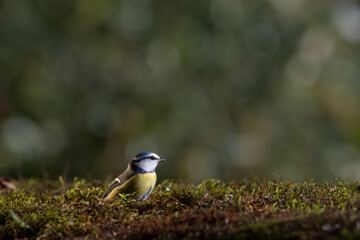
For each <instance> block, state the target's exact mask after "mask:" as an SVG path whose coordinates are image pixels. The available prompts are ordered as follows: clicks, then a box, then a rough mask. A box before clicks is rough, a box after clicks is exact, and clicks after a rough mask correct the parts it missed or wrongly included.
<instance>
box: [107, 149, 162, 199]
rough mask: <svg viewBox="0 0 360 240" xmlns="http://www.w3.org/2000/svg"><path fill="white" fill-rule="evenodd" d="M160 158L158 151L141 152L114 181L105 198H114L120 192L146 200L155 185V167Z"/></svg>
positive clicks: (160, 160)
mask: <svg viewBox="0 0 360 240" xmlns="http://www.w3.org/2000/svg"><path fill="white" fill-rule="evenodd" d="M163 161H165V159H162V158H160V157H159V156H158V155H157V154H156V153H152V152H141V153H139V154H137V155H136V156H135V157H134V158H133V159H132V160H131V161H130V163H129V164H128V166H127V168H126V170H125V171H124V172H123V173H122V174H120V175H119V176H118V177H117V178H115V179H114V181H112V183H111V184H110V186H109V187H108V189H107V190H106V192H105V194H104V196H103V197H102V199H103V200H105V201H107V200H110V199H114V198H115V197H117V196H118V194H119V193H124V194H134V197H135V198H137V199H139V200H145V199H146V198H147V197H148V196H149V195H150V193H151V191H152V190H153V189H154V187H155V183H156V173H155V169H156V167H157V165H158V163H159V162H163Z"/></svg>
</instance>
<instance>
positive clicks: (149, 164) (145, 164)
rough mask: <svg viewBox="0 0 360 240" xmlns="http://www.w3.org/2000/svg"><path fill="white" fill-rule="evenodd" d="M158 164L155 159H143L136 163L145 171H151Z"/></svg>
mask: <svg viewBox="0 0 360 240" xmlns="http://www.w3.org/2000/svg"><path fill="white" fill-rule="evenodd" d="M157 165H158V161H156V160H150V159H149V160H148V159H146V160H143V161H141V162H139V163H138V166H139V168H141V169H143V170H145V171H146V172H153V171H155V168H156V167H157Z"/></svg>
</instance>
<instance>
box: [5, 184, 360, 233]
mask: <svg viewBox="0 0 360 240" xmlns="http://www.w3.org/2000/svg"><path fill="white" fill-rule="evenodd" d="M105 185H106V184H104V183H102V182H100V181H91V182H86V181H85V180H83V179H74V181H72V182H66V181H65V180H64V179H63V178H59V180H58V181H40V180H36V179H29V180H27V181H25V180H24V181H20V182H19V183H18V184H17V186H18V190H15V191H13V192H2V193H0V194H1V198H0V239H7V238H32V237H34V238H38V237H39V238H45V239H47V238H55V239H56V238H58V239H59V238H74V237H80V238H105V239H112V238H124V237H125V236H126V237H127V238H129V239H137V238H140V237H141V238H159V239H170V238H171V239H181V238H196V239H199V238H200V239H201V238H203V239H204V238H207V239H214V238H222V239H298V238H320V239H321V238H323V239H328V238H331V237H344V238H357V237H360V191H359V189H358V186H359V185H360V184H359V182H353V183H345V182H341V181H334V182H323V183H316V182H314V181H308V182H305V183H303V184H298V183H292V182H285V181H277V182H274V181H268V180H260V179H257V178H254V179H253V180H251V181H243V182H227V183H224V182H221V181H218V180H214V179H209V180H206V181H203V182H202V183H200V184H199V185H193V184H189V183H182V182H175V181H169V180H168V181H164V182H162V183H161V184H159V185H158V186H157V188H156V189H155V190H154V192H153V193H152V194H151V195H150V197H149V198H148V200H146V201H137V200H134V199H132V198H130V197H129V196H128V195H121V196H119V198H118V199H117V200H115V201H114V202H111V203H110V202H108V203H104V204H100V203H99V201H100V197H101V196H102V194H103V192H104V190H105Z"/></svg>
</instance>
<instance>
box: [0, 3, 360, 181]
mask: <svg viewBox="0 0 360 240" xmlns="http://www.w3.org/2000/svg"><path fill="white" fill-rule="evenodd" d="M359 92H360V6H359V3H358V2H356V1H325V0H324V1H311V0H291V1H289V0H259V1H250V0H247V1H239V0H212V1H210V0H209V1H193V0H192V1H190V0H187V1H150V0H131V1H117V0H113V1H97V0H83V1H74V0H67V1H66V0H58V1H54V0H51V1H50V0H49V1H40V0H38V1H13V0H7V1H4V0H2V1H0V176H12V177H16V178H17V177H32V176H35V177H50V178H57V177H58V176H59V175H63V176H65V177H66V178H70V177H72V176H80V177H86V176H87V177H92V178H100V179H105V178H111V177H115V176H116V175H117V174H118V173H120V172H121V171H122V170H123V169H124V168H125V166H126V164H127V162H128V161H129V160H130V159H131V158H132V157H133V156H134V155H135V154H137V153H138V152H141V151H153V152H156V153H158V154H159V155H160V156H161V157H164V158H167V159H168V161H167V162H166V163H164V164H162V165H161V166H160V167H159V168H158V171H157V172H158V174H159V177H160V180H161V179H165V178H181V179H188V180H191V181H194V182H196V181H200V180H202V179H205V178H209V177H215V178H219V179H224V180H229V179H243V178H245V177H249V176H251V175H257V176H260V177H267V178H272V174H276V175H277V176H279V177H280V176H281V177H283V178H285V179H293V180H294V181H303V180H305V179H309V178H314V179H315V180H318V181H322V180H331V179H334V178H335V177H340V178H342V179H344V180H359V179H360V151H359V146H360V124H359V123H360V107H359V104H360V95H359Z"/></svg>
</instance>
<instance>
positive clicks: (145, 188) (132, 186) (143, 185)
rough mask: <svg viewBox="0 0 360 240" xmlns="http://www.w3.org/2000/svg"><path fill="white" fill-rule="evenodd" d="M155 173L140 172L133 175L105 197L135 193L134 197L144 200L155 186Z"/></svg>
mask: <svg viewBox="0 0 360 240" xmlns="http://www.w3.org/2000/svg"><path fill="white" fill-rule="evenodd" d="M155 183H156V173H155V172H153V173H141V174H137V175H135V176H133V177H132V178H130V179H129V180H127V181H126V182H125V183H124V184H122V185H120V186H119V187H117V188H116V189H114V190H113V191H112V192H111V193H110V194H109V196H108V197H107V198H109V199H110V198H112V197H113V196H114V195H117V194H119V193H123V194H135V198H137V199H140V200H145V199H146V198H147V197H148V196H149V195H150V193H151V192H152V190H153V189H154V187H155Z"/></svg>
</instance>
